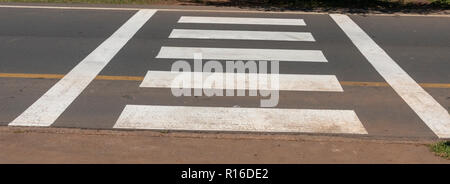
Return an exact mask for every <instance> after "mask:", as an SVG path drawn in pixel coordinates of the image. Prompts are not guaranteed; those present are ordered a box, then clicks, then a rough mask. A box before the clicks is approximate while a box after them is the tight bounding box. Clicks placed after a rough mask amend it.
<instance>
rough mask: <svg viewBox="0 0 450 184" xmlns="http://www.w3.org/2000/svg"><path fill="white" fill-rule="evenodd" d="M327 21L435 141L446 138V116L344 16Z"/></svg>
mask: <svg viewBox="0 0 450 184" xmlns="http://www.w3.org/2000/svg"><path fill="white" fill-rule="evenodd" d="M330 16H331V18H333V19H334V21H336V23H337V24H338V25H339V27H340V28H341V29H342V30H343V31H344V32H345V34H347V36H348V37H349V38H350V40H351V41H352V42H353V44H355V46H356V47H357V48H358V49H359V51H360V52H361V53H362V54H363V55H364V56H365V57H366V59H367V60H368V61H369V62H370V63H371V64H372V65H373V66H374V67H375V69H376V70H377V71H378V73H380V74H381V76H382V77H383V78H384V79H385V80H386V82H387V83H389V85H391V86H392V88H393V89H394V90H395V91H396V92H397V94H399V95H400V97H402V98H403V100H404V101H405V102H406V103H407V104H408V105H409V107H411V108H412V109H413V110H414V111H415V112H416V113H417V115H418V116H419V117H420V118H421V119H422V120H423V121H424V122H425V124H427V125H428V127H429V128H430V129H431V130H432V131H433V132H434V133H435V134H436V135H437V136H438V137H439V138H450V115H449V113H448V111H447V110H446V109H445V108H444V107H442V106H441V105H440V104H439V103H438V102H437V101H436V100H435V99H433V97H432V96H431V95H429V94H428V93H427V92H426V91H425V90H424V89H423V88H422V87H420V85H419V84H417V83H416V81H414V79H412V78H411V77H410V76H409V75H408V74H407V73H406V72H405V71H404V70H403V69H402V68H401V67H400V66H399V65H398V64H397V63H396V62H395V61H394V60H393V59H392V58H391V57H389V55H388V54H387V53H386V52H385V51H384V50H383V49H382V48H381V47H380V46H378V45H377V44H376V43H375V41H373V40H372V39H371V38H370V37H369V35H367V34H366V33H365V32H364V31H363V30H362V29H361V28H360V27H359V26H358V25H357V24H356V23H355V22H353V21H352V20H351V19H350V18H349V17H348V16H346V15H340V14H332V15H330Z"/></svg>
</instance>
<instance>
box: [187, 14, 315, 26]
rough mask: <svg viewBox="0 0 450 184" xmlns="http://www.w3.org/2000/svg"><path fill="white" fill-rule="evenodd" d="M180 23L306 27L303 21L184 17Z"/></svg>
mask: <svg viewBox="0 0 450 184" xmlns="http://www.w3.org/2000/svg"><path fill="white" fill-rule="evenodd" d="M178 23H199V24H254V25H288V26H305V25H306V24H305V21H303V19H281V18H243V17H195V16H182V17H180V19H179V20H178Z"/></svg>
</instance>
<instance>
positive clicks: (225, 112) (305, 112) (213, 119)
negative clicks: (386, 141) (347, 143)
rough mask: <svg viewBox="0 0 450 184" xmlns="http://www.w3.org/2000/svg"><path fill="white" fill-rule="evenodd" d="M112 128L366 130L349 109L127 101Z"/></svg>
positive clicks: (257, 130)
mask: <svg viewBox="0 0 450 184" xmlns="http://www.w3.org/2000/svg"><path fill="white" fill-rule="evenodd" d="M114 128H123V129H154V130H196V131H244V132H308V133H344V134H367V131H366V129H365V128H364V126H363V125H362V124H361V122H360V121H359V119H358V117H357V116H356V114H355V112H354V111H352V110H316V109H275V108H233V107H192V106H152V105H127V106H126V107H125V109H124V110H123V111H122V114H121V115H120V117H119V119H118V120H117V122H116V124H115V125H114Z"/></svg>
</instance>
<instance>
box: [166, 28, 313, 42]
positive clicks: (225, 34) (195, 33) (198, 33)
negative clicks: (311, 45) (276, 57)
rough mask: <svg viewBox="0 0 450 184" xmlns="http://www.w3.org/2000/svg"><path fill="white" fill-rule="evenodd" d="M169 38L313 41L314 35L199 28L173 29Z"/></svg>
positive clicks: (307, 33)
mask: <svg viewBox="0 0 450 184" xmlns="http://www.w3.org/2000/svg"><path fill="white" fill-rule="evenodd" d="M169 38H190V39H230V40H265V41H306V42H314V41H315V39H314V37H313V36H312V34H311V33H309V32H277V31H234V30H201V29H173V30H172V32H171V33H170V35H169Z"/></svg>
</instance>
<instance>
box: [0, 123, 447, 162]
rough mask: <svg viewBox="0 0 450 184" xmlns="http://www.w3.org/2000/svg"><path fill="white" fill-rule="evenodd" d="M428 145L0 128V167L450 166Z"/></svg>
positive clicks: (302, 137) (297, 137)
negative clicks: (47, 165)
mask: <svg viewBox="0 0 450 184" xmlns="http://www.w3.org/2000/svg"><path fill="white" fill-rule="evenodd" d="M431 142H433V141H432V140H429V141H411V140H373V139H358V138H347V137H333V136H310V135H258V134H224V133H214V134H213V133H186V132H174V133H161V132H154V131H111V130H80V129H60V128H19V127H0V147H1V148H2V151H1V152H0V163H450V160H446V159H443V158H440V157H437V156H435V155H434V154H433V153H432V152H430V151H429V147H428V146H427V144H429V143H431Z"/></svg>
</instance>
